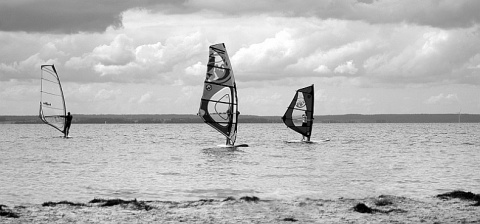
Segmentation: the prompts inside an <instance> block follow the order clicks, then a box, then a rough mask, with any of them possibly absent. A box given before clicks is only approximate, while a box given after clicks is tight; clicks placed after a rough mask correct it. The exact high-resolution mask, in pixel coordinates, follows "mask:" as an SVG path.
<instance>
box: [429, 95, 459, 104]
mask: <svg viewBox="0 0 480 224" xmlns="http://www.w3.org/2000/svg"><path fill="white" fill-rule="evenodd" d="M454 102H458V97H457V94H443V93H440V94H439V95H436V96H431V97H430V98H428V99H427V100H426V101H425V103H427V104H451V103H454Z"/></svg>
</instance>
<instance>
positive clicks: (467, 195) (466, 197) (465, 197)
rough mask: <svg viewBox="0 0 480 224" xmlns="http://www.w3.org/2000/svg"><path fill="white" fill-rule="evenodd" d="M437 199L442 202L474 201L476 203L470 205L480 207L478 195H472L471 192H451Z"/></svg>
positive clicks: (479, 195)
mask: <svg viewBox="0 0 480 224" xmlns="http://www.w3.org/2000/svg"><path fill="white" fill-rule="evenodd" d="M437 197H438V198H441V199H444V200H448V199H451V198H458V199H461V200H468V201H476V203H475V204H472V206H480V194H474V193H472V192H465V191H452V192H448V193H445V194H439V195H437Z"/></svg>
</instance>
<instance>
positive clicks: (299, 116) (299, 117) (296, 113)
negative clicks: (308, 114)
mask: <svg viewBox="0 0 480 224" xmlns="http://www.w3.org/2000/svg"><path fill="white" fill-rule="evenodd" d="M304 115H305V111H303V110H292V122H293V124H294V125H295V126H302V123H303V116H304Z"/></svg>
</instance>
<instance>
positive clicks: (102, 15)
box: [0, 0, 184, 33]
mask: <svg viewBox="0 0 480 224" xmlns="http://www.w3.org/2000/svg"><path fill="white" fill-rule="evenodd" d="M183 2H184V1H181V0H162V1H149V0H136V1H130V0H95V1H76V0H42V1H37V0H4V1H0V30H1V31H14V32H17V31H25V32H40V33H79V32H97V33H98V32H104V31H105V30H106V29H107V28H108V27H113V28H120V27H122V12H124V11H127V10H129V9H133V8H146V9H148V8H150V7H154V8H157V9H161V8H163V10H167V9H168V8H171V7H173V8H177V7H180V6H181V5H182V4H183Z"/></svg>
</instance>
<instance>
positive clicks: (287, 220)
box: [282, 217, 298, 222]
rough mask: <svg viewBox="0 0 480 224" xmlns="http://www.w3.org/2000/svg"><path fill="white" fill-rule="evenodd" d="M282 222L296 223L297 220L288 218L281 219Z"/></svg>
mask: <svg viewBox="0 0 480 224" xmlns="http://www.w3.org/2000/svg"><path fill="white" fill-rule="evenodd" d="M282 221H285V222H297V221H298V219H295V218H293V217H289V218H284V219H282Z"/></svg>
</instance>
